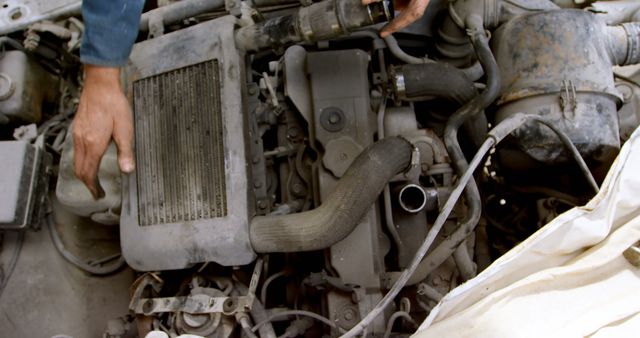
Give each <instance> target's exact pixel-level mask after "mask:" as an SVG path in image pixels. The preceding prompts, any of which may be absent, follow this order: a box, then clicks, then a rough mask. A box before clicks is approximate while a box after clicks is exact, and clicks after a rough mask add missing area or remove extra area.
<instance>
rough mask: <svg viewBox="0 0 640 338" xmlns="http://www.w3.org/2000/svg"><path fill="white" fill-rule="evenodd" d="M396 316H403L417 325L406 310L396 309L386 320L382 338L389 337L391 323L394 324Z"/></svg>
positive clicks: (391, 327)
mask: <svg viewBox="0 0 640 338" xmlns="http://www.w3.org/2000/svg"><path fill="white" fill-rule="evenodd" d="M398 318H404V319H405V320H406V321H407V322H409V323H411V324H413V325H414V326H416V327H417V325H416V322H415V320H413V318H411V316H410V315H409V314H408V313H407V312H404V311H398V312H396V313H394V314H392V315H391V317H389V320H388V321H387V329H386V330H385V332H384V336H383V338H389V337H390V336H391V330H392V329H393V324H395V322H396V320H398Z"/></svg>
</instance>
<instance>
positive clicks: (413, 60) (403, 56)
mask: <svg viewBox="0 0 640 338" xmlns="http://www.w3.org/2000/svg"><path fill="white" fill-rule="evenodd" d="M384 42H386V43H387V47H389V51H390V52H391V54H393V56H395V57H396V58H397V59H398V60H400V61H402V62H404V63H408V64H423V63H432V62H435V61H433V60H430V59H429V58H426V57H424V58H419V57H415V56H412V55H409V54H407V53H406V52H405V51H403V50H402V48H400V45H399V44H398V40H396V38H395V37H394V36H393V35H387V36H386V37H384Z"/></svg>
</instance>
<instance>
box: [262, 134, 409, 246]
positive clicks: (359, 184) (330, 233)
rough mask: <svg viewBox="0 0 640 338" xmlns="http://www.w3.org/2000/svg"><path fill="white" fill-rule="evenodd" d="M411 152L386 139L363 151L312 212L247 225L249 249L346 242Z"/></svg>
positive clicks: (264, 218)
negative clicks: (249, 241)
mask: <svg viewBox="0 0 640 338" xmlns="http://www.w3.org/2000/svg"><path fill="white" fill-rule="evenodd" d="M412 153H413V146H412V145H411V143H409V142H407V141H406V140H405V139H403V138H400V137H389V138H385V139H383V140H381V141H378V142H376V143H375V144H373V145H371V146H369V147H368V148H367V149H365V150H364V151H363V152H362V153H361V154H360V155H359V156H358V157H357V158H356V159H355V160H354V162H353V163H352V164H351V166H350V167H349V169H348V170H347V172H346V173H345V174H344V176H343V177H342V178H341V179H340V181H339V182H338V184H337V185H336V188H335V190H334V191H333V192H332V193H331V194H329V196H328V197H327V198H326V200H325V201H324V202H323V203H322V205H320V206H319V207H317V208H316V209H313V210H310V211H306V212H302V213H298V214H290V215H275V216H258V217H255V218H253V220H252V221H251V228H250V236H251V245H252V247H253V249H254V250H255V251H256V252H258V253H270V252H303V251H313V250H322V249H326V248H328V247H330V246H332V245H334V244H335V243H337V242H339V241H341V240H342V239H344V238H345V237H347V236H348V235H349V234H350V233H351V232H352V231H353V230H354V229H355V227H356V226H357V225H358V222H359V221H360V220H361V219H362V217H363V216H364V215H365V214H366V213H367V211H368V210H369V209H370V208H371V206H372V205H373V203H374V202H375V201H376V200H377V198H378V196H379V195H380V193H381V192H382V190H383V189H384V186H385V185H386V184H387V182H389V181H390V180H391V179H392V178H393V177H394V176H395V175H397V174H399V173H401V172H403V171H404V170H406V169H407V168H408V167H409V165H410V163H411V155H412Z"/></svg>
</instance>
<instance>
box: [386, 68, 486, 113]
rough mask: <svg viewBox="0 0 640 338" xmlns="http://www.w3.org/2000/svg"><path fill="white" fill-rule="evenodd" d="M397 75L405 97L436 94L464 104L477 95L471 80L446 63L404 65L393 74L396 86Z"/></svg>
mask: <svg viewBox="0 0 640 338" xmlns="http://www.w3.org/2000/svg"><path fill="white" fill-rule="evenodd" d="M399 77H402V78H403V80H404V81H403V82H404V93H403V94H404V96H406V97H407V98H412V97H424V96H437V97H441V98H444V99H446V100H449V101H453V102H457V103H460V104H465V103H467V102H469V101H471V100H472V99H473V98H474V97H475V96H476V95H478V91H477V90H476V87H475V86H474V85H473V82H472V81H471V80H469V78H467V76H466V75H465V74H464V73H463V72H462V71H461V70H460V69H458V68H456V67H454V66H451V65H449V64H446V63H441V62H438V63H423V64H408V65H404V66H402V67H399V69H398V71H397V73H396V75H395V78H396V79H395V80H396V86H397V82H398V81H399ZM397 90H399V91H400V88H397Z"/></svg>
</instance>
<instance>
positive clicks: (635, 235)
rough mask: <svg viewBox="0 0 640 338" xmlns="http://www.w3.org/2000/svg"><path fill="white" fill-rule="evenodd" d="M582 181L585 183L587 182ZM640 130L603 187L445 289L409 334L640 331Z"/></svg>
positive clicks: (547, 334)
mask: <svg viewBox="0 0 640 338" xmlns="http://www.w3.org/2000/svg"><path fill="white" fill-rule="evenodd" d="M585 184H586V183H585ZM639 240H640V132H639V131H636V132H635V133H634V135H633V136H632V137H631V139H630V140H629V141H628V142H627V144H626V145H625V146H624V147H623V149H622V151H621V153H620V155H619V156H618V159H617V160H616V162H615V163H614V165H613V167H612V168H611V170H610V172H609V175H608V176H607V179H606V180H605V183H604V184H603V187H602V189H601V191H600V193H599V194H598V195H597V196H596V197H595V198H594V199H593V200H592V201H591V202H589V203H588V204H587V205H586V206H584V207H580V208H574V209H572V210H570V211H568V212H566V213H564V214H562V215H560V216H559V217H558V218H556V219H555V220H553V221H552V222H551V223H549V224H548V225H546V226H545V227H544V228H542V229H541V230H539V231H538V232H537V233H535V234H534V235H533V236H531V237H530V238H529V239H527V240H526V241H525V242H523V243H521V244H520V245H518V246H517V247H515V248H514V249H513V250H511V251H510V252H508V253H507V254H506V255H504V256H503V257H501V258H500V259H498V260H497V261H496V262H494V263H493V264H492V265H491V266H490V267H489V268H487V269H486V270H485V271H483V272H482V273H481V274H479V275H478V276H477V277H476V278H474V279H472V280H470V281H468V282H467V283H465V284H463V285H461V286H460V287H458V288H456V289H454V290H453V291H452V292H450V293H449V294H448V295H447V296H446V297H444V299H443V300H442V301H441V302H440V304H438V306H436V308H434V310H433V311H432V312H431V314H430V315H429V317H428V318H427V319H426V320H425V321H424V323H423V324H422V325H421V326H420V328H419V329H418V331H417V332H416V334H415V335H414V337H417V338H426V337H492V338H496V337H589V336H592V337H640V269H639V268H637V267H635V266H633V265H631V264H630V263H629V262H628V261H627V260H626V259H625V258H624V257H623V255H622V253H623V252H624V251H625V250H626V249H628V248H629V247H630V246H632V245H634V243H636V242H638V241H639Z"/></svg>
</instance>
